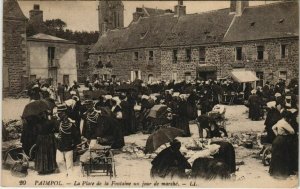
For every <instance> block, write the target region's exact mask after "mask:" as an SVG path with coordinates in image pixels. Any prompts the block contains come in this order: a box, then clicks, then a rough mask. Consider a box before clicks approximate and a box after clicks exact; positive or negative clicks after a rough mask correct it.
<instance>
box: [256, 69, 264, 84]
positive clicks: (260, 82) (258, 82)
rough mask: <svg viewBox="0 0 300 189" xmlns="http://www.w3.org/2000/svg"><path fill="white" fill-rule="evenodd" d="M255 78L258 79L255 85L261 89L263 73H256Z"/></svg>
mask: <svg viewBox="0 0 300 189" xmlns="http://www.w3.org/2000/svg"><path fill="white" fill-rule="evenodd" d="M256 77H257V78H258V81H256V85H257V86H261V87H262V86H263V85H264V72H256Z"/></svg>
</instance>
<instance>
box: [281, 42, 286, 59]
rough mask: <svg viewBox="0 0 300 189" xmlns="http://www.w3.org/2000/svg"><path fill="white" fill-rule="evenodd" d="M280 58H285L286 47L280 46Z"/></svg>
mask: <svg viewBox="0 0 300 189" xmlns="http://www.w3.org/2000/svg"><path fill="white" fill-rule="evenodd" d="M280 52H281V58H285V57H286V45H281V51H280Z"/></svg>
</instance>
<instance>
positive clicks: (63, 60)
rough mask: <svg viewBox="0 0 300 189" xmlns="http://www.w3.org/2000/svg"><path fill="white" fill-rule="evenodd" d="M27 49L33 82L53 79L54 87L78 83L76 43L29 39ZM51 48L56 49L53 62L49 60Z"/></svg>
mask: <svg viewBox="0 0 300 189" xmlns="http://www.w3.org/2000/svg"><path fill="white" fill-rule="evenodd" d="M27 47H28V65H29V70H30V73H29V75H30V79H31V80H34V79H36V78H41V79H47V78H52V79H53V80H52V81H53V83H52V84H53V85H54V86H56V85H57V84H58V83H62V84H68V85H71V84H72V82H73V81H77V67H76V45H75V43H73V42H70V43H69V42H58V41H51V40H48V41H46V40H43V39H41V40H36V39H29V38H28V39H27ZM49 48H54V50H53V52H54V53H53V54H54V55H53V60H52V61H51V60H49ZM51 59H52V58H51Z"/></svg>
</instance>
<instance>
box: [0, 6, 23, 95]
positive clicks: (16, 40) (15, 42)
mask: <svg viewBox="0 0 300 189" xmlns="http://www.w3.org/2000/svg"><path fill="white" fill-rule="evenodd" d="M8 10H10V12H9V13H8V12H7V11H8ZM6 13H7V14H6ZM14 13H16V14H14ZM17 13H18V14H17ZM10 14H12V15H10ZM18 15H23V13H22V11H21V9H20V8H19V5H18V3H17V2H16V1H5V2H4V15H3V70H2V72H3V96H4V97H5V96H8V95H12V96H14V95H17V94H18V93H20V92H22V91H23V89H24V88H25V86H26V81H27V79H28V77H27V65H26V61H27V51H26V22H27V19H26V17H25V16H24V15H23V16H19V17H18Z"/></svg>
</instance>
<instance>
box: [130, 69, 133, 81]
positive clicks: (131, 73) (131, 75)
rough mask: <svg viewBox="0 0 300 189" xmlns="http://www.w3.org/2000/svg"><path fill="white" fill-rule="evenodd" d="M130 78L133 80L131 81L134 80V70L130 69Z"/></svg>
mask: <svg viewBox="0 0 300 189" xmlns="http://www.w3.org/2000/svg"><path fill="white" fill-rule="evenodd" d="M130 80H131V81H133V80H134V71H130Z"/></svg>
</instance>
